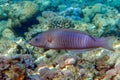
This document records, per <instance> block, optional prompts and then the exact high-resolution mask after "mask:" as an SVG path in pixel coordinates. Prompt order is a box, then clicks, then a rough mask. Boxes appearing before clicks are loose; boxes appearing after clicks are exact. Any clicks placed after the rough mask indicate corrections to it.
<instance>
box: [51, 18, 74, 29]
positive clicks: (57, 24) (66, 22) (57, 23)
mask: <svg viewBox="0 0 120 80" xmlns="http://www.w3.org/2000/svg"><path fill="white" fill-rule="evenodd" d="M49 26H50V28H53V29H55V28H73V27H74V23H73V22H72V21H71V20H70V19H67V18H64V17H62V16H57V17H52V18H51V19H50V22H49Z"/></svg>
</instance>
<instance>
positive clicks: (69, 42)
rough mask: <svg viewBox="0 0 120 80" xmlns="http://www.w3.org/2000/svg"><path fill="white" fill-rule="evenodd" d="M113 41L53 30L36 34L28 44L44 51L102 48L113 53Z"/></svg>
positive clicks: (63, 30)
mask: <svg viewBox="0 0 120 80" xmlns="http://www.w3.org/2000/svg"><path fill="white" fill-rule="evenodd" d="M113 40H114V39H113V37H106V38H95V37H92V36H90V35H88V34H86V33H83V32H81V31H77V30H72V29H53V30H48V31H45V32H42V33H40V34H38V35H37V36H36V37H34V38H32V39H31V40H30V41H29V43H30V44H31V45H32V46H36V47H41V48H45V49H58V50H61V49H65V50H82V49H93V48H99V47H102V48H105V49H108V50H111V51H114V49H113V48H112V44H113Z"/></svg>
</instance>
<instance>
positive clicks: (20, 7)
mask: <svg viewBox="0 0 120 80" xmlns="http://www.w3.org/2000/svg"><path fill="white" fill-rule="evenodd" d="M37 11H38V5H37V4H35V3H32V2H30V1H23V2H20V3H15V4H13V5H11V12H9V15H10V16H11V18H13V19H15V18H18V19H19V20H20V21H22V22H24V21H26V20H27V19H29V18H31V17H32V16H33V15H35V14H36V12H37Z"/></svg>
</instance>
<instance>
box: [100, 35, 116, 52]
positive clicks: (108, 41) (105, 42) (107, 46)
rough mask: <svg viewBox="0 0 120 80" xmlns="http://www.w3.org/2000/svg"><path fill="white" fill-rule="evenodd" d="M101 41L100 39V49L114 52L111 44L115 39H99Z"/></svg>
mask: <svg viewBox="0 0 120 80" xmlns="http://www.w3.org/2000/svg"><path fill="white" fill-rule="evenodd" d="M101 39H102V45H101V47H103V48H105V49H108V50H111V51H115V50H114V49H113V42H114V41H115V37H113V36H111V37H106V38H101Z"/></svg>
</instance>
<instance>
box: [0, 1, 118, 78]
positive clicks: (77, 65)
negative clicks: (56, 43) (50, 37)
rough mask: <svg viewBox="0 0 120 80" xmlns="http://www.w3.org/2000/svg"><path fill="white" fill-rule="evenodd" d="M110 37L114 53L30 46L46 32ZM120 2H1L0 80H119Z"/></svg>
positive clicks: (98, 49)
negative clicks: (67, 30)
mask: <svg viewBox="0 0 120 80" xmlns="http://www.w3.org/2000/svg"><path fill="white" fill-rule="evenodd" d="M58 28H59V29H75V30H80V31H83V32H86V33H88V34H89V35H91V36H94V37H98V38H99V37H107V36H114V37H115V38H116V39H115V41H114V42H113V48H114V50H115V51H114V52H113V51H110V50H107V49H103V48H97V49H93V50H91V51H85V52H71V51H67V50H53V49H44V48H38V47H34V46H31V45H30V44H29V43H28V42H29V40H30V39H31V38H33V36H35V35H36V34H38V33H40V32H44V31H47V30H49V29H58ZM119 37H120V0H0V80H120V40H119Z"/></svg>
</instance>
